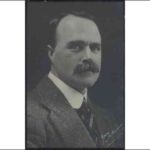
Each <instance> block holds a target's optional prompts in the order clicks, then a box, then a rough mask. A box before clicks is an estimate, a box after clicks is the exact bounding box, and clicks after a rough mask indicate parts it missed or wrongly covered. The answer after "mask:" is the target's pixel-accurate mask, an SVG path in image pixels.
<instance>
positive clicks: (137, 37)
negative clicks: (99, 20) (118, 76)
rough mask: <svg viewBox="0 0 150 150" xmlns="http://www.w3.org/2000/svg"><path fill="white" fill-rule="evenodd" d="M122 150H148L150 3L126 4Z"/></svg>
mask: <svg viewBox="0 0 150 150" xmlns="http://www.w3.org/2000/svg"><path fill="white" fill-rule="evenodd" d="M125 8H126V17H125V18H126V20H125V21H126V29H125V30H126V38H125V40H126V45H125V46H126V73H125V75H126V80H125V81H126V89H125V90H126V148H127V149H146V148H147V149H148V148H150V87H149V86H150V1H126V7H125Z"/></svg>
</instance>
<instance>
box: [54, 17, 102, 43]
mask: <svg viewBox="0 0 150 150" xmlns="http://www.w3.org/2000/svg"><path fill="white" fill-rule="evenodd" d="M56 33H57V38H58V40H59V41H71V40H83V41H86V42H101V36H100V32H99V30H98V27H97V25H96V24H95V23H94V22H93V21H92V20H89V19H86V18H82V17H78V16H74V15H68V16H66V17H64V18H63V19H62V20H61V21H60V23H59V25H58V27H57V32H56Z"/></svg>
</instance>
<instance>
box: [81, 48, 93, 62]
mask: <svg viewBox="0 0 150 150" xmlns="http://www.w3.org/2000/svg"><path fill="white" fill-rule="evenodd" d="M89 58H91V49H90V47H89V46H86V48H85V49H84V54H83V60H86V59H89Z"/></svg>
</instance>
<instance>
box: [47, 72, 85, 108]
mask: <svg viewBox="0 0 150 150" xmlns="http://www.w3.org/2000/svg"><path fill="white" fill-rule="evenodd" d="M48 78H49V79H51V80H52V82H53V83H54V84H55V85H56V86H57V88H58V89H59V90H60V91H61V92H62V93H63V95H64V96H65V98H66V99H67V101H68V102H69V104H70V105H71V106H72V107H73V108H75V109H79V108H80V107H81V105H82V102H83V99H84V98H85V99H86V100H87V89H86V92H85V94H82V93H80V92H78V91H77V90H75V89H73V88H72V87H70V86H68V85H67V84H66V83H64V82H63V81H62V80H61V79H59V78H58V77H56V76H55V75H54V74H52V73H51V72H49V74H48Z"/></svg>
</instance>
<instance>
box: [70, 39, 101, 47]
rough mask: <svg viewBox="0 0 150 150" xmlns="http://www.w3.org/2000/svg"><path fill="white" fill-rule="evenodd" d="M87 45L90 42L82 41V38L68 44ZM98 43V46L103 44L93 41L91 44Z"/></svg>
mask: <svg viewBox="0 0 150 150" xmlns="http://www.w3.org/2000/svg"><path fill="white" fill-rule="evenodd" d="M77 44H78V45H87V44H88V42H85V41H82V40H75V41H70V42H68V46H72V45H77ZM91 44H92V45H97V46H101V44H100V43H99V42H91V43H90V45H91Z"/></svg>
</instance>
